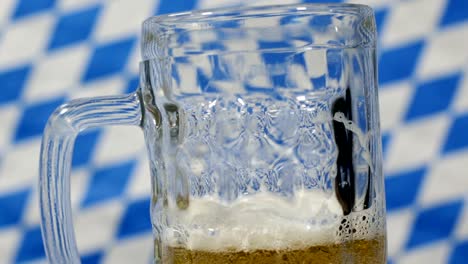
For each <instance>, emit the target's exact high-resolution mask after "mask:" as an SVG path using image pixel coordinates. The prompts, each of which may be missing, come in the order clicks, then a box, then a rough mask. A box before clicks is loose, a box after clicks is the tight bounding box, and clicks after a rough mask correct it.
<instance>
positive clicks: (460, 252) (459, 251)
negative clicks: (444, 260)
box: [449, 240, 468, 264]
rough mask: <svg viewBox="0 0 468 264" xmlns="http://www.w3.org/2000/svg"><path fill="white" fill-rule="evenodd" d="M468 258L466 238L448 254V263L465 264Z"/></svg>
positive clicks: (467, 241)
mask: <svg viewBox="0 0 468 264" xmlns="http://www.w3.org/2000/svg"><path fill="white" fill-rule="evenodd" d="M467 260H468V240H466V241H463V242H461V243H459V244H458V245H457V246H456V247H455V248H454V249H453V252H452V255H451V256H450V261H449V263H450V264H466V261H467Z"/></svg>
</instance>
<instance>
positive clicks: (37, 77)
mask: <svg viewBox="0 0 468 264" xmlns="http://www.w3.org/2000/svg"><path fill="white" fill-rule="evenodd" d="M88 54H89V48H88V47H86V46H74V47H72V48H68V49H64V50H60V51H58V52H54V53H52V54H50V56H48V57H45V58H44V59H43V60H41V61H40V62H39V63H38V64H36V67H34V71H33V72H32V74H31V79H30V81H29V85H28V87H27V89H26V91H25V93H24V97H25V99H26V100H28V101H34V100H37V99H38V98H40V99H41V100H43V99H47V98H52V97H56V96H57V95H59V94H62V93H65V92H66V91H67V90H70V88H71V87H73V86H76V85H78V83H79V81H80V76H81V73H82V71H83V69H84V66H85V63H86V62H87V58H88Z"/></svg>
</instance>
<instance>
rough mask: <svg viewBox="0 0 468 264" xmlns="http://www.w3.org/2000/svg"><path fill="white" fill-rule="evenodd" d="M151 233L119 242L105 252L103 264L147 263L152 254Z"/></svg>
mask: <svg viewBox="0 0 468 264" xmlns="http://www.w3.org/2000/svg"><path fill="white" fill-rule="evenodd" d="M153 243H154V242H153V237H152V235H151V233H149V234H146V235H142V236H138V237H135V238H131V239H125V240H124V241H120V242H119V243H118V244H116V245H115V246H114V247H112V248H111V250H110V251H108V252H107V254H106V256H105V258H104V260H103V263H104V264H107V263H109V264H114V263H149V261H150V260H152V254H153Z"/></svg>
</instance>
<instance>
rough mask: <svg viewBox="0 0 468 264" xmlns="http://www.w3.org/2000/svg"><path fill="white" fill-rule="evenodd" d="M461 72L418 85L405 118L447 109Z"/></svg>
mask: <svg viewBox="0 0 468 264" xmlns="http://www.w3.org/2000/svg"><path fill="white" fill-rule="evenodd" d="M459 81H460V74H456V75H451V76H447V77H444V78H442V79H438V80H432V81H430V82H428V83H422V84H421V85H418V87H416V93H415V95H414V96H413V99H412V101H411V103H410V108H409V110H408V112H407V113H406V117H405V120H406V121H409V120H414V119H417V118H420V117H425V116H428V115H431V114H435V113H438V112H441V111H444V110H446V109H447V108H448V107H449V105H450V103H451V102H452V98H453V95H454V94H455V91H456V90H457V87H458V82H459Z"/></svg>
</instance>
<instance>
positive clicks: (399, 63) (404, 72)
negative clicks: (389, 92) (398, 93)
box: [379, 42, 423, 83]
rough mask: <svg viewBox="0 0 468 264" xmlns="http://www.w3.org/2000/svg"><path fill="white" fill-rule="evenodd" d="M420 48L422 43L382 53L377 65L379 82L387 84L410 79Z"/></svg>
mask: <svg viewBox="0 0 468 264" xmlns="http://www.w3.org/2000/svg"><path fill="white" fill-rule="evenodd" d="M422 47H423V43H422V42H416V43H412V44H408V45H406V46H403V47H398V48H395V49H391V50H387V51H384V53H383V54H382V56H381V57H380V63H379V72H380V78H379V80H380V82H381V83H388V82H391V81H396V80H401V79H404V78H408V77H410V76H411V75H412V74H413V71H414V68H415V66H416V62H417V60H418V58H419V55H420V54H421V49H422Z"/></svg>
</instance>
